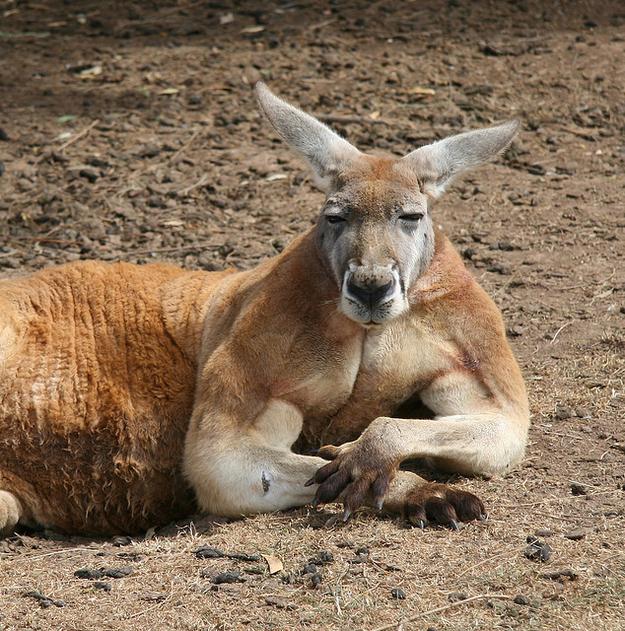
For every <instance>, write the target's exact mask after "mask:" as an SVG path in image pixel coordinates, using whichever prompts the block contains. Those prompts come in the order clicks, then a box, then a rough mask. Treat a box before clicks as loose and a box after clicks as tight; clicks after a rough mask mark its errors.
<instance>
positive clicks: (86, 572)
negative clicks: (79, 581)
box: [74, 568, 104, 580]
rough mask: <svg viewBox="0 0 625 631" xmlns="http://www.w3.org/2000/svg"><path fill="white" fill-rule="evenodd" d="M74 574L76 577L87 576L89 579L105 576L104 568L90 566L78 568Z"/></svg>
mask: <svg viewBox="0 0 625 631" xmlns="http://www.w3.org/2000/svg"><path fill="white" fill-rule="evenodd" d="M74 576H75V577H76V578H86V579H89V580H93V579H96V578H103V577H104V573H103V572H102V570H92V569H89V568H82V569H80V570H76V571H75V572H74Z"/></svg>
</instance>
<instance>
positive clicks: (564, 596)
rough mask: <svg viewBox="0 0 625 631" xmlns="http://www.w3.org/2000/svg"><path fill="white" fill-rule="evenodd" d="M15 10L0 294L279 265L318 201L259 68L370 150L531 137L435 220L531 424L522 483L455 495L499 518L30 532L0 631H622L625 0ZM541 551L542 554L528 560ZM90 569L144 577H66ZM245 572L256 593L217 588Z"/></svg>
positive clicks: (12, 546) (6, 594) (8, 41)
mask: <svg viewBox="0 0 625 631" xmlns="http://www.w3.org/2000/svg"><path fill="white" fill-rule="evenodd" d="M0 15H1V16H2V17H1V19H0V128H1V133H0V161H1V166H0V172H4V173H3V175H2V176H1V177H0V273H1V274H14V273H18V272H19V271H21V270H29V269H38V268H41V267H44V266H48V265H52V264H56V263H62V262H65V261H71V260H75V259H78V258H100V259H123V260H128V261H137V262H146V261H150V260H161V259H163V260H170V261H175V262H177V263H179V264H181V265H184V266H185V267H188V268H203V269H219V268H221V267H224V266H228V265H236V266H239V267H243V268H245V267H250V266H252V265H254V264H256V263H257V262H258V261H259V260H261V259H263V258H265V257H268V256H271V255H272V254H275V253H276V252H277V251H280V250H281V249H282V247H283V246H284V244H285V243H286V242H288V241H289V240H290V239H291V238H292V236H293V235H295V234H297V233H299V232H301V231H302V230H303V229H304V228H305V227H306V226H308V225H309V224H310V222H311V221H312V220H313V219H314V218H315V215H316V213H317V209H318V207H319V204H320V201H321V196H320V194H319V193H317V192H315V191H314V190H313V189H312V188H311V185H310V182H309V179H308V178H307V176H306V173H305V170H304V169H303V167H302V165H301V164H300V163H299V162H298V161H297V160H296V159H295V158H294V157H293V156H292V155H291V154H289V153H288V151H287V149H286V148H285V147H284V146H283V145H282V144H280V142H279V141H278V140H277V138H276V136H275V134H274V133H273V132H272V130H271V129H270V128H269V125H268V124H266V123H264V122H263V121H262V120H261V118H260V116H259V114H258V113H257V111H256V109H255V106H254V102H253V98H252V94H251V90H250V85H249V83H250V81H252V80H253V79H254V78H255V77H258V76H262V77H263V78H265V80H267V82H268V83H269V84H270V86H271V87H272V88H274V89H275V90H276V91H277V92H279V93H280V94H282V95H284V96H285V97H287V98H289V99H291V100H293V101H294V102H297V103H299V104H300V105H301V106H302V107H304V108H306V109H309V110H310V111H313V112H315V113H316V114H319V115H323V116H326V117H327V118H326V120H329V121H330V122H331V124H332V125H333V126H334V127H335V128H337V129H338V130H339V131H341V132H342V133H344V134H346V135H347V137H348V138H349V139H350V140H352V141H353V142H354V143H356V144H357V145H359V146H360V147H361V148H363V149H365V150H368V149H369V150H370V149H378V150H387V151H393V152H407V151H408V150H410V149H413V148H415V147H416V146H418V145H420V144H424V143H426V142H428V141H430V140H432V139H435V138H438V137H441V136H443V135H445V134H449V133H453V132H456V131H460V130H464V129H468V128H472V127H476V126H481V125H487V124H489V123H491V122H495V121H499V120H503V119H506V118H510V117H518V118H520V119H521V120H522V122H523V127H524V131H523V132H522V134H521V136H520V140H519V141H518V142H515V143H514V145H513V147H512V149H511V150H510V151H509V152H508V154H507V156H506V157H505V158H502V159H501V160H500V161H498V162H497V163H496V164H494V165H490V166H487V167H485V168H483V169H482V170H481V171H478V172H475V173H474V174H472V175H471V176H470V177H469V178H466V179H465V180H463V181H462V182H460V183H459V184H458V185H456V186H455V187H453V189H452V190H451V191H450V192H449V194H448V195H447V196H446V198H445V199H444V200H443V201H441V202H440V203H439V205H438V207H437V208H436V209H435V213H436V218H437V220H438V222H440V224H441V225H442V226H443V227H444V229H445V230H446V231H447V233H448V234H449V235H450V236H451V238H452V240H453V241H454V242H455V243H456V244H457V247H458V248H459V249H460V251H461V252H462V253H463V255H464V257H465V258H466V260H467V265H468V266H469V267H470V268H471V269H472V270H473V272H474V273H475V274H476V276H477V277H478V278H479V280H480V282H481V283H482V284H483V285H484V286H485V287H486V288H487V290H488V291H489V292H490V294H491V295H492V296H493V297H494V298H495V300H496V302H497V303H498V305H499V306H500V307H501V309H502V310H503V313H504V316H505V319H506V322H507V326H508V333H509V335H510V338H511V343H512V345H513V347H514V350H515V352H516V354H517V356H518V358H519V361H520V363H521V366H522V368H523V371H524V374H525V376H526V379H527V384H528V388H529V393H530V399H531V406H532V414H533V426H532V430H531V434H530V444H529V449H528V454H527V458H526V459H525V461H524V463H523V465H522V466H520V467H519V468H518V469H517V470H516V471H515V472H513V473H511V474H510V475H508V476H506V478H505V479H497V480H490V481H484V480H467V479H463V478H460V479H457V480H456V483H457V484H459V485H460V486H461V487H462V488H466V489H470V490H473V491H474V492H476V493H478V494H479V495H480V496H481V497H482V498H483V499H484V500H485V502H486V503H487V505H488V507H489V510H490V519H489V521H487V522H485V523H480V524H471V525H468V526H467V527H465V528H463V529H462V530H461V531H459V532H451V531H448V530H436V529H426V530H425V531H420V530H415V529H410V528H408V527H406V526H405V525H404V524H402V523H401V522H400V521H399V520H393V519H380V518H377V517H375V516H373V515H371V514H368V513H366V512H363V513H360V514H358V515H356V517H355V518H354V519H353V520H352V521H351V522H350V523H348V524H347V525H344V526H343V525H341V526H336V525H334V526H332V525H327V524H326V522H327V520H328V518H329V517H330V516H331V515H332V514H333V513H334V512H335V511H336V509H337V507H336V506H328V507H326V508H324V510H323V511H321V512H318V513H315V512H314V511H312V510H309V509H302V510H296V511H292V512H289V513H282V514H277V515H265V516H260V517H256V518H251V519H246V520H241V521H236V522H231V523H228V522H224V521H219V520H211V519H201V518H200V519H198V520H195V521H194V522H193V523H192V524H189V523H188V522H187V523H186V524H185V523H182V524H181V525H180V526H179V527H170V528H168V529H165V530H157V531H156V532H154V531H150V532H148V534H147V536H146V538H145V539H141V538H139V539H134V540H128V539H125V538H121V539H116V540H111V541H90V540H84V539H75V538H74V539H64V538H62V537H58V536H56V535H55V534H54V533H41V534H35V533H22V534H21V535H19V536H16V537H13V538H11V539H9V540H6V541H4V542H0V629H2V630H7V631H8V630H11V629H42V630H43V629H63V630H87V629H93V630H103V629H115V630H119V629H123V630H126V629H133V630H134V629H138V630H142V629H150V630H152V629H188V630H191V629H194V630H199V629H206V630H209V629H224V630H228V629H241V628H249V629H285V628H294V629H299V628H310V629H328V630H329V629H366V630H368V631H372V630H373V629H379V628H388V629H404V630H406V631H407V630H409V629H410V630H412V629H414V630H422V631H426V629H430V630H432V629H435V630H437V631H451V630H454V631H456V630H457V631H461V630H462V631H466V630H469V629H489V630H490V629H545V630H546V629H549V630H553V629H558V630H563V631H575V630H584V631H585V630H588V629H601V630H605V631H617V630H622V629H624V628H625V545H624V544H625V535H624V534H623V533H624V532H625V428H624V425H623V421H624V411H625V405H624V399H623V397H624V381H625V332H624V325H625V299H624V296H625V293H624V292H625V212H624V202H623V200H624V199H625V138H624V135H623V134H624V132H625V98H624V95H625V7H624V6H623V4H622V2H619V1H618V0H614V1H612V2H609V1H606V2H592V1H590V0H588V1H585V2H581V1H580V2H576V1H570V2H558V1H555V0H547V1H546V2H537V1H533V0H526V1H520V2H506V3H504V2H495V1H494V0H492V1H490V2H487V1H480V2H469V1H468V0H466V1H461V0H448V1H447V2H441V1H436V0H425V1H422V2H409V1H405V2H393V1H391V0H388V1H387V2H361V1H357V2H352V1H350V2H340V3H339V2H318V3H314V2H305V1H303V0H302V1H295V2H290V1H288V0H286V1H284V2H276V3H267V2H265V3H246V2H239V3H236V4H230V3H227V2H204V1H200V2H193V1H186V0H180V1H179V2H163V1H160V0H155V1H152V2H138V1H135V2H132V1H128V2H123V3H122V2H105V3H102V2H97V1H87V0H78V1H75V2H71V3H70V2H65V3H63V2H52V1H50V0H38V1H37V2H30V1H23V2H22V1H12V0H2V2H0ZM530 535H538V537H539V539H540V540H541V542H545V543H547V544H548V545H549V546H550V547H551V558H550V559H549V560H548V561H546V562H541V561H532V560H529V559H528V558H526V557H525V556H524V551H526V547H527V545H528V544H527V541H526V538H527V537H528V536H530ZM201 546H211V547H214V548H218V549H221V550H223V551H224V552H226V553H246V554H249V555H268V556H273V557H278V558H279V559H280V561H281V563H282V565H283V569H282V570H278V571H276V572H275V573H274V574H270V572H269V565H268V563H267V561H266V560H265V559H263V557H262V556H261V557H257V556H252V559H251V560H250V559H248V560H242V559H240V558H229V557H222V558H197V557H196V556H195V555H194V551H195V550H197V549H198V548H200V547H201ZM321 553H329V554H330V555H331V557H330V556H329V555H326V554H321ZM320 554H321V558H320V557H319V555H320ZM315 558H316V560H317V562H316V563H315V562H314V561H313V563H314V565H315V566H316V569H317V571H316V572H315V571H314V569H313V568H310V567H305V566H307V565H309V564H310V560H311V559H315ZM330 558H332V559H333V560H329V559H330ZM274 562H275V561H274ZM102 567H103V568H105V569H107V568H108V569H111V568H113V569H119V568H122V569H123V568H130V569H131V570H132V572H131V573H130V574H128V573H127V572H123V571H122V572H118V573H117V575H119V574H121V575H123V576H121V577H120V578H115V577H114V576H115V575H116V573H115V572H112V574H113V575H114V576H113V577H110V576H103V577H101V578H100V579H98V580H95V579H88V578H78V577H76V576H75V575H74V572H75V571H77V570H80V569H85V568H86V569H92V570H93V569H99V568H102ZM230 570H238V571H239V572H240V575H239V576H238V578H237V577H236V574H235V575H231V578H236V580H238V581H242V582H235V583H224V584H220V585H216V584H215V583H214V582H213V581H214V580H215V576H216V575H217V574H219V573H222V572H226V571H230ZM108 573H109V574H111V572H108ZM124 574H126V575H124ZM396 589H400V590H402V592H399V593H398V592H397V591H392V590H396ZM33 592H36V593H34V594H33ZM37 594H38V595H37ZM402 594H403V595H404V596H405V598H401V597H400V598H398V597H397V596H402ZM43 597H45V598H43ZM471 598H475V600H470V599H471ZM463 599H464V600H463ZM439 608H440V610H439V611H437V610H438V609H439Z"/></svg>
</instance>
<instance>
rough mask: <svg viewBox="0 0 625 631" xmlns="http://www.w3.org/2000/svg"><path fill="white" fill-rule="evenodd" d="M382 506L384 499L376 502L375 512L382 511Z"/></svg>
mask: <svg viewBox="0 0 625 631" xmlns="http://www.w3.org/2000/svg"><path fill="white" fill-rule="evenodd" d="M383 506H384V498H383V497H381V498H379V499H378V500H376V502H375V507H376V509H377V510H382V508H383Z"/></svg>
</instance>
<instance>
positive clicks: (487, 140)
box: [400, 120, 520, 198]
mask: <svg viewBox="0 0 625 631" xmlns="http://www.w3.org/2000/svg"><path fill="white" fill-rule="evenodd" d="M519 128H520V123H519V121H516V120H512V121H508V122H507V123H503V124H502V125H497V126H496V127H487V128H486V129H478V130H477V131H469V132H465V133H463V134H457V135H456V136H450V137H449V138H445V139H444V140H439V141H438V142H435V143H432V144H431V145H426V146H425V147H420V148H419V149H416V150H415V151H413V152H412V153H409V154H408V155H407V156H405V157H404V158H402V159H401V160H400V163H403V164H405V165H407V166H408V167H409V168H410V169H412V170H413V171H414V172H415V173H416V174H417V176H418V178H419V180H420V181H421V182H423V192H424V193H427V194H428V195H430V196H431V197H434V198H437V197H440V195H442V194H443V192H444V191H445V189H446V188H447V186H448V185H449V184H450V182H451V181H452V180H453V179H454V177H456V176H457V175H459V174H461V173H463V172H464V171H468V170H469V169H473V168H475V167H477V166H479V165H480V164H484V163H485V162H488V161H489V160H492V159H493V158H495V157H496V156H498V155H499V154H500V153H502V152H503V151H504V150H505V149H506V148H507V147H508V145H509V144H510V143H511V142H512V139H513V138H514V137H515V136H516V134H517V132H518V131H519Z"/></svg>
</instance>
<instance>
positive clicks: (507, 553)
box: [454, 550, 516, 580]
mask: <svg viewBox="0 0 625 631" xmlns="http://www.w3.org/2000/svg"><path fill="white" fill-rule="evenodd" d="M509 554H510V551H509V550H506V551H505V552H500V553H499V554H494V555H493V556H492V557H489V558H488V559H484V560H483V561H480V562H479V563H475V564H474V565H470V566H469V567H468V568H467V569H466V570H463V571H462V572H460V574H456V575H455V576H454V580H457V579H459V578H460V577H461V576H464V575H465V574H467V573H468V572H471V571H472V570H474V569H475V568H478V567H480V566H482V565H484V564H485V563H489V562H490V561H493V560H494V559H499V558H500V557H503V556H507V555H509ZM515 554H516V550H515Z"/></svg>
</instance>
